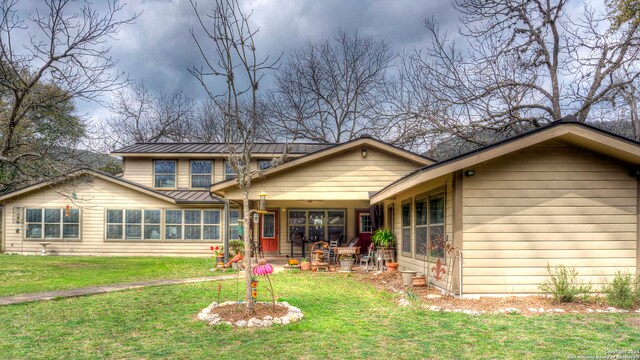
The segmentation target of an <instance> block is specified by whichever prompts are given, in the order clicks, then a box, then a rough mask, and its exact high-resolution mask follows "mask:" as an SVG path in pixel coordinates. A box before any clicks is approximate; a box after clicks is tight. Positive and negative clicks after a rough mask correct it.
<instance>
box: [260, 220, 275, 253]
mask: <svg viewBox="0 0 640 360" xmlns="http://www.w3.org/2000/svg"><path fill="white" fill-rule="evenodd" d="M260 246H261V247H262V251H263V252H278V210H267V213H266V214H261V215H260Z"/></svg>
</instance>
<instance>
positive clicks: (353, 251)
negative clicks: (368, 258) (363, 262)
mask: <svg viewBox="0 0 640 360" xmlns="http://www.w3.org/2000/svg"><path fill="white" fill-rule="evenodd" d="M334 252H335V258H336V259H338V260H339V257H340V255H353V256H354V257H355V259H356V262H357V261H358V259H359V257H360V248H359V247H357V246H353V247H349V246H338V247H336V248H335V249H334ZM338 262H339V261H338Z"/></svg>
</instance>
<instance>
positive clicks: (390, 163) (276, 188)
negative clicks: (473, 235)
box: [227, 149, 420, 201]
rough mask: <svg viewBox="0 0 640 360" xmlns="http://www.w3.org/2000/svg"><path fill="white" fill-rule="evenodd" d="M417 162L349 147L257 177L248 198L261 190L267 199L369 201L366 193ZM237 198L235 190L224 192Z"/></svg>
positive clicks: (375, 189)
mask: <svg viewBox="0 0 640 360" xmlns="http://www.w3.org/2000/svg"><path fill="white" fill-rule="evenodd" d="M419 166H420V165H418V164H416V163H413V162H411V161H408V160H405V159H403V158H400V157H398V156H396V155H393V154H391V153H387V152H384V151H380V150H376V149H367V157H366V158H363V157H362V149H353V150H350V151H348V152H343V153H339V154H336V155H334V156H332V157H330V158H325V159H322V160H318V161H315V162H312V163H309V164H305V165H300V166H296V167H295V168H292V169H291V170H288V171H286V172H283V173H277V174H274V175H273V176H270V177H267V178H266V179H265V181H264V186H262V185H261V182H260V181H259V180H258V181H256V182H255V185H254V186H253V187H252V190H251V194H250V196H251V198H252V199H257V198H258V196H257V194H258V193H259V192H260V191H261V190H262V189H264V190H265V191H266V192H267V193H268V194H269V199H270V200H300V199H308V200H366V201H368V200H369V192H371V191H378V190H380V189H382V188H383V187H385V186H386V185H388V184H389V183H391V182H392V181H394V180H397V179H398V178H400V177H402V176H404V175H406V174H407V173H409V172H411V171H413V170H415V169H416V168H418V167H419ZM227 197H228V198H229V199H240V198H241V194H240V192H239V191H237V190H231V191H229V193H228V194H227Z"/></svg>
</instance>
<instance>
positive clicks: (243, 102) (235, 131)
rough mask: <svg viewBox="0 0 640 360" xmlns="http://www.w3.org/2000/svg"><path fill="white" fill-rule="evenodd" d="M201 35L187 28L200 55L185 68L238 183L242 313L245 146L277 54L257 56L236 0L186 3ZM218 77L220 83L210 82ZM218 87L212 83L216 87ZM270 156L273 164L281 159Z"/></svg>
mask: <svg viewBox="0 0 640 360" xmlns="http://www.w3.org/2000/svg"><path fill="white" fill-rule="evenodd" d="M191 5H192V7H193V9H194V11H195V13H196V16H197V18H198V21H199V24H200V26H201V28H202V31H203V32H204V34H205V39H200V38H199V37H198V36H197V35H196V33H195V31H194V30H193V29H192V30H191V34H192V37H193V39H194V41H195V43H196V45H197V47H198V49H199V51H200V54H201V55H202V58H203V59H204V63H205V65H204V66H203V67H194V68H191V69H190V70H189V71H190V72H191V74H192V75H193V76H194V77H195V78H196V79H197V80H198V81H199V82H200V83H201V84H202V86H203V88H204V89H205V90H206V91H207V94H208V95H209V98H210V99H211V101H212V104H213V106H214V108H215V109H218V110H216V111H217V113H218V114H220V116H221V118H222V124H223V126H222V130H223V132H222V134H223V138H224V140H225V142H226V143H227V148H228V149H229V154H228V161H229V163H230V164H231V166H232V167H233V168H234V169H235V171H236V172H237V182H238V187H239V188H240V190H241V191H242V209H243V213H242V215H243V226H244V236H245V254H246V256H245V258H244V266H245V282H246V301H245V303H246V310H245V311H246V313H247V314H252V313H253V312H254V306H253V300H252V297H251V267H252V266H251V256H249V254H250V253H251V244H250V242H249V236H250V233H251V231H250V228H249V224H250V213H251V208H250V204H249V189H250V187H251V182H252V178H253V176H254V175H256V174H257V173H259V172H260V169H255V170H254V169H251V167H250V164H251V150H252V147H253V144H254V143H255V142H256V140H257V138H258V133H259V129H260V124H259V122H260V121H261V119H262V117H261V116H260V114H259V103H258V89H259V84H260V81H261V80H262V78H263V76H264V74H265V73H266V72H267V71H270V70H273V69H275V67H276V65H277V63H278V61H279V59H276V60H275V61H270V60H269V57H268V56H267V57H266V58H264V59H261V58H259V57H258V55H257V49H256V44H255V41H254V40H255V35H256V33H257V30H254V29H253V28H252V25H251V23H250V22H249V18H250V16H251V13H245V12H243V11H242V9H241V8H240V6H239V4H238V1H237V0H216V1H215V3H214V6H213V9H212V10H211V12H210V13H207V14H206V15H203V14H202V13H200V12H199V10H198V8H197V5H196V4H195V3H193V1H192V2H191ZM216 78H217V79H221V80H223V81H224V84H225V86H224V88H221V87H220V86H219V84H216V83H215V82H211V80H212V79H216ZM216 86H218V87H216ZM285 155H286V154H283V156H282V157H279V158H277V159H274V160H273V161H272V163H273V164H274V165H277V164H278V163H279V162H281V161H283V160H284V156H285Z"/></svg>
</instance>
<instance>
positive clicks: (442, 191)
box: [411, 186, 447, 261]
mask: <svg viewBox="0 0 640 360" xmlns="http://www.w3.org/2000/svg"><path fill="white" fill-rule="evenodd" d="M439 196H442V200H443V202H442V206H443V215H444V217H443V220H444V222H443V223H442V224H433V225H432V224H431V207H430V202H431V199H432V198H433V197H439ZM416 200H424V201H425V202H426V206H427V209H426V211H427V213H426V215H427V223H426V225H425V226H426V229H427V231H426V236H427V244H428V243H429V242H430V241H431V240H430V239H431V228H432V226H441V227H442V229H443V230H442V233H443V235H444V238H445V239H444V241H445V244H446V241H447V240H446V238H447V233H446V232H447V190H446V187H445V186H441V187H438V188H435V189H433V190H430V191H427V192H424V193H422V194H418V195H416V196H414V197H413V204H414V208H415V202H416ZM412 215H414V216H413V219H412V220H413V222H412V226H411V230H412V231H411V233H412V235H411V242H412V244H413V245H415V241H416V222H417V221H416V219H415V209H414V210H413V211H412ZM412 255H413V258H414V259H418V260H422V261H429V260H430V259H433V261H435V260H436V259H437V257H431V256H430V255H429V253H428V252H427V253H426V254H424V255H423V254H419V253H418V250H417V249H415V246H414V248H413V249H412ZM440 258H441V259H442V257H440Z"/></svg>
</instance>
